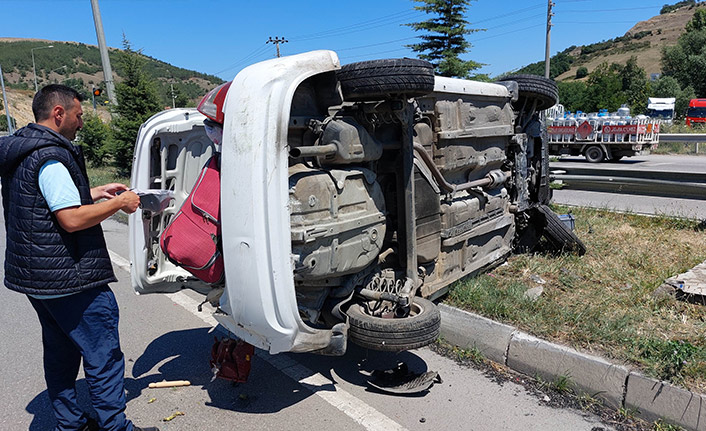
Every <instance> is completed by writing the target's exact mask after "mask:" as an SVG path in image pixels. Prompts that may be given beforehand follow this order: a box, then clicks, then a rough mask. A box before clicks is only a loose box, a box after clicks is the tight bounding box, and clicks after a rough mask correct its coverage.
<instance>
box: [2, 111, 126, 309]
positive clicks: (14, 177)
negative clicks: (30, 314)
mask: <svg viewBox="0 0 706 431" xmlns="http://www.w3.org/2000/svg"><path fill="white" fill-rule="evenodd" d="M48 160H57V161H59V162H60V163H62V164H63V165H64V166H66V168H67V169H68V171H69V173H70V174H71V178H72V179H73V181H74V184H75V185H76V187H77V188H78V192H79V195H80V197H81V205H92V204H93V199H92V198H91V189H90V186H89V183H88V177H87V175H86V165H85V161H84V158H83V153H82V152H81V150H80V148H79V147H77V146H75V145H73V144H71V142H69V141H68V140H67V139H66V138H65V137H63V136H61V135H59V134H58V133H56V132H54V131H52V130H51V129H49V128H47V127H44V126H40V125H37V124H30V125H28V126H27V127H24V128H22V129H20V130H18V131H17V133H15V135H13V136H9V137H6V138H1V139H0V175H2V201H3V202H2V203H3V209H4V216H5V231H6V234H7V248H6V250H5V286H7V287H8V288H9V289H12V290H15V291H18V292H22V293H28V294H38V295H54V294H65V293H74V292H79V291H82V290H86V289H91V288H93V287H98V286H103V285H105V284H107V283H110V282H114V281H117V280H116V278H115V274H114V273H113V267H112V265H111V262H110V256H109V255H108V249H107V248H106V245H105V238H104V237H103V230H102V229H101V227H100V224H99V225H96V226H94V227H91V228H88V229H84V230H81V231H77V232H73V233H69V232H67V231H65V230H64V229H62V228H61V226H60V225H59V223H58V222H57V220H56V217H55V216H54V214H53V213H52V212H51V211H50V210H49V206H48V205H47V202H46V200H45V199H44V196H42V193H41V191H40V189H39V182H38V177H39V170H40V168H41V167H42V165H43V164H44V163H45V162H47V161H48Z"/></svg>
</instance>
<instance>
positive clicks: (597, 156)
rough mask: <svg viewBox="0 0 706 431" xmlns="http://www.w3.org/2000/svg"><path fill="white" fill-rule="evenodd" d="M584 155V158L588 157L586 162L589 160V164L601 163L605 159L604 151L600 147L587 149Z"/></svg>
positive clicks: (593, 146) (592, 146) (594, 146)
mask: <svg viewBox="0 0 706 431" xmlns="http://www.w3.org/2000/svg"><path fill="white" fill-rule="evenodd" d="M583 155H584V157H586V160H588V162H589V163H600V162H602V161H603V159H604V158H605V154H604V153H603V149H602V148H601V147H599V146H598V145H591V146H590V147H588V148H586V151H584V152H583Z"/></svg>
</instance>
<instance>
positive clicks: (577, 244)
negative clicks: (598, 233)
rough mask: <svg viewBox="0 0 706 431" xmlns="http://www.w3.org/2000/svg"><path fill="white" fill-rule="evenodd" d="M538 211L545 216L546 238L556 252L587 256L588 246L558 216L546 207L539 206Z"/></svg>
mask: <svg viewBox="0 0 706 431" xmlns="http://www.w3.org/2000/svg"><path fill="white" fill-rule="evenodd" d="M537 210H538V211H539V212H540V214H542V215H543V216H544V219H545V220H546V225H545V227H544V237H545V238H546V239H547V241H548V242H549V244H551V246H552V248H553V249H554V250H556V251H560V252H561V251H566V252H570V253H576V254H578V255H579V256H583V255H584V254H586V246H585V245H583V242H581V240H580V239H579V238H578V237H577V236H576V234H575V233H573V232H572V231H571V229H569V228H568V227H566V225H565V224H564V222H562V221H561V219H560V218H559V216H558V215H556V213H555V212H554V211H552V210H551V208H549V207H548V206H546V205H538V206H537Z"/></svg>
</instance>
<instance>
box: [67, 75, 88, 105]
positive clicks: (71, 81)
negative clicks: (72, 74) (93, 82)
mask: <svg viewBox="0 0 706 431" xmlns="http://www.w3.org/2000/svg"><path fill="white" fill-rule="evenodd" d="M62 84H63V85H65V86H67V87H70V88H73V89H74V90H76V91H78V93H79V94H80V95H81V97H83V98H84V99H85V100H88V99H89V98H90V95H91V94H90V93H89V92H88V90H86V87H85V86H84V85H83V79H81V78H67V79H64V80H63V81H62Z"/></svg>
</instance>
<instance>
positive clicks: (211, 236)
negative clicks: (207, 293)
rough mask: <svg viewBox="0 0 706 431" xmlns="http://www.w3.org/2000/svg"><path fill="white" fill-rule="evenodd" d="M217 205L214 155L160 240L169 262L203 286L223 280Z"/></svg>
mask: <svg viewBox="0 0 706 431" xmlns="http://www.w3.org/2000/svg"><path fill="white" fill-rule="evenodd" d="M220 202H221V173H220V162H219V158H218V154H216V155H214V156H213V157H211V158H210V159H209V160H208V162H207V163H206V165H205V166H204V168H203V169H202V170H201V174H200V175H199V178H198V180H197V181H196V185H194V188H193V189H192V191H191V193H189V196H187V198H186V200H184V203H183V204H182V206H181V208H179V211H178V212H177V213H176V215H175V216H174V218H173V219H172V221H171V222H170V223H169V225H168V226H167V227H166V229H164V231H163V232H162V235H161V237H160V247H161V248H162V251H163V252H164V253H165V255H166V256H167V257H168V258H169V260H170V261H172V262H173V263H174V264H176V265H179V266H181V267H182V268H184V269H186V270H187V271H189V272H190V273H192V274H193V275H195V276H196V277H198V278H199V279H201V280H203V281H205V282H206V283H218V282H220V281H221V280H222V279H223V255H222V253H221V244H220V242H221V224H220V215H221V214H220Z"/></svg>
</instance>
